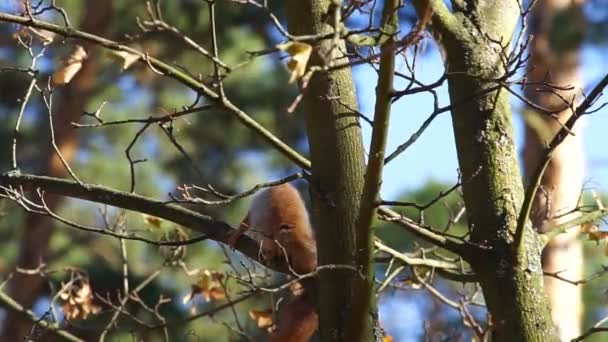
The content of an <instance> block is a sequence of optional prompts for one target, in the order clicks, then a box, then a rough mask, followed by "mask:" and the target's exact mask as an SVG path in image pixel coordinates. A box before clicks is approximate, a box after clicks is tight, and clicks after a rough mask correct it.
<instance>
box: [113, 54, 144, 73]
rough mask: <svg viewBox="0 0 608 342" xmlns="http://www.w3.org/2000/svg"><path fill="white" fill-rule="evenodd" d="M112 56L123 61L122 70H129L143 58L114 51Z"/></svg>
mask: <svg viewBox="0 0 608 342" xmlns="http://www.w3.org/2000/svg"><path fill="white" fill-rule="evenodd" d="M112 54H113V55H114V56H115V57H116V59H118V60H120V61H122V70H127V69H128V68H129V67H130V66H131V65H133V64H135V62H137V61H138V60H139V59H140V58H141V56H139V55H137V54H134V53H130V52H127V51H112Z"/></svg>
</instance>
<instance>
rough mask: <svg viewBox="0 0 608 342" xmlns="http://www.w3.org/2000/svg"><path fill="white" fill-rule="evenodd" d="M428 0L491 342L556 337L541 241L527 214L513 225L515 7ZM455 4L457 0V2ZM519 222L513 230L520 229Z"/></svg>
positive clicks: (505, 0) (518, 192) (518, 198)
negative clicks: (510, 60) (508, 61)
mask: <svg viewBox="0 0 608 342" xmlns="http://www.w3.org/2000/svg"><path fill="white" fill-rule="evenodd" d="M429 3H430V4H431V6H432V9H433V12H434V14H433V18H432V25H431V30H432V33H433V35H434V37H435V38H436V40H437V41H438V43H439V44H440V46H441V47H442V48H443V50H444V53H445V63H446V67H447V72H448V82H449V83H448V84H449V94H450V100H451V103H452V104H453V105H454V107H453V109H452V122H453V126H454V135H455V138H456V148H457V153H458V161H459V166H460V171H461V174H462V178H463V182H464V184H463V194H464V201H465V205H466V208H467V215H468V220H469V224H470V228H471V243H472V244H473V245H474V246H476V247H474V248H475V249H476V250H475V251H474V252H472V253H471V254H470V255H469V257H468V261H469V262H470V263H471V266H472V267H473V269H474V270H475V272H476V273H477V276H478V278H479V282H480V284H481V286H482V289H483V293H484V296H485V299H486V304H487V307H488V310H489V312H490V314H491V324H492V335H493V341H552V340H555V339H556V335H555V331H554V329H553V324H552V321H551V316H550V313H549V305H548V299H547V296H546V294H545V291H544V288H543V273H542V268H541V260H540V255H541V249H542V241H541V239H540V237H539V236H538V235H537V234H536V233H534V232H533V230H532V228H531V224H530V223H529V220H525V221H523V223H524V224H521V223H518V221H519V216H520V209H521V207H522V202H523V199H524V189H523V185H522V181H521V179H522V177H521V172H520V170H519V166H518V161H517V152H516V148H515V144H514V140H513V130H512V124H511V116H512V113H511V107H510V103H509V96H508V92H507V91H506V90H504V89H501V87H500V86H499V85H498V82H497V80H500V79H504V75H505V71H506V70H507V68H508V66H507V65H505V58H504V57H505V56H507V55H509V53H510V47H509V45H510V42H511V40H512V38H513V32H514V30H515V27H516V24H517V21H518V19H519V18H520V10H519V7H518V2H517V1H515V0H497V1H474V0H471V1H464V2H461V3H454V4H455V5H454V8H453V10H452V11H450V10H449V9H448V8H447V7H446V6H445V4H444V3H443V1H440V0H432V1H423V0H417V1H414V4H415V6H416V9H417V11H418V13H420V14H421V13H424V11H425V9H426V6H427V5H428V4H429ZM458 4H461V6H462V8H461V7H459V5H458ZM518 226H519V229H518Z"/></svg>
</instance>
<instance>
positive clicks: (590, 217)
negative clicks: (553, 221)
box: [541, 208, 608, 245]
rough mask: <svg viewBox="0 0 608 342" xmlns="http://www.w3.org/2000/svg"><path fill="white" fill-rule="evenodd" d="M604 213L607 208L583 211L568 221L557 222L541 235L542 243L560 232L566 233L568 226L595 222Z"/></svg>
mask: <svg viewBox="0 0 608 342" xmlns="http://www.w3.org/2000/svg"><path fill="white" fill-rule="evenodd" d="M606 215H608V208H602V209H598V210H594V211H592V212H589V213H585V214H583V215H581V216H578V217H577V218H575V219H572V220H570V221H567V222H564V223H561V224H558V225H557V226H555V227H553V228H549V230H547V231H546V232H545V233H543V234H542V235H541V237H542V239H543V243H544V244H545V245H546V244H547V243H549V241H551V239H553V238H554V237H556V236H558V235H560V234H563V233H566V232H567V231H568V230H569V229H570V228H573V227H577V226H580V225H583V224H586V223H592V222H595V221H597V220H599V219H601V218H602V217H604V216H606Z"/></svg>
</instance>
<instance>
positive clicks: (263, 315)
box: [249, 309, 272, 329]
mask: <svg viewBox="0 0 608 342" xmlns="http://www.w3.org/2000/svg"><path fill="white" fill-rule="evenodd" d="M249 317H251V319H252V320H254V321H256V323H257V324H258V328H262V329H264V328H268V327H270V326H272V310H271V309H266V310H249Z"/></svg>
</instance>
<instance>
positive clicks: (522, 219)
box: [515, 74, 608, 258]
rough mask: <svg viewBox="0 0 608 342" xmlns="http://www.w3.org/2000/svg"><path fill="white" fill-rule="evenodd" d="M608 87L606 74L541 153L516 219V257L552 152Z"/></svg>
mask: <svg viewBox="0 0 608 342" xmlns="http://www.w3.org/2000/svg"><path fill="white" fill-rule="evenodd" d="M606 86H608V74H606V75H605V76H604V78H602V80H600V82H599V83H598V84H597V85H596V86H595V87H594V88H593V90H591V93H590V94H589V96H587V97H586V98H585V100H584V101H583V102H582V103H581V104H580V105H579V106H578V107H577V108H576V110H574V112H573V113H572V115H571V116H570V118H568V121H566V123H565V124H564V125H563V126H562V128H561V129H560V130H559V131H558V132H557V134H555V136H554V137H553V140H551V142H550V143H549V145H547V147H546V148H545V151H544V153H543V156H544V158H543V159H542V160H541V161H540V163H539V165H538V167H537V168H536V170H535V171H534V175H533V176H532V181H531V182H530V184H529V185H528V188H527V190H526V196H525V198H524V202H523V204H522V207H521V212H520V213H519V217H518V219H517V227H516V230H515V247H516V248H517V252H518V257H520V258H523V257H524V254H525V251H524V246H523V245H524V243H523V240H524V238H523V237H524V231H525V227H526V223H527V222H528V219H529V217H530V212H531V211H532V205H533V203H534V198H535V197H536V192H537V191H538V189H539V187H540V183H541V180H542V178H543V175H544V173H545V170H546V169H547V166H548V165H549V162H550V161H551V158H552V156H553V151H555V149H556V148H557V147H558V146H559V145H560V144H561V143H562V142H563V141H564V140H565V139H566V138H567V137H568V135H569V134H571V132H572V128H573V127H574V124H575V123H576V121H577V120H578V119H579V118H580V117H582V116H583V115H585V114H586V112H587V110H588V109H589V108H591V106H593V104H595V101H596V100H597V99H598V98H599V97H600V96H601V95H602V91H603V90H604V88H605V87H606Z"/></svg>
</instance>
